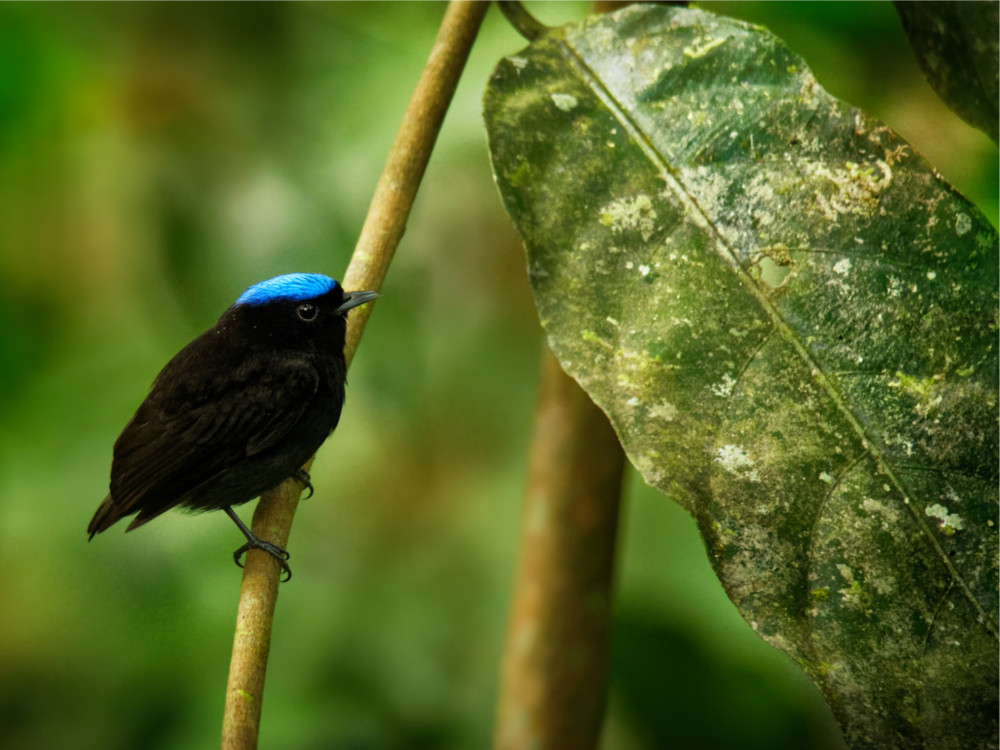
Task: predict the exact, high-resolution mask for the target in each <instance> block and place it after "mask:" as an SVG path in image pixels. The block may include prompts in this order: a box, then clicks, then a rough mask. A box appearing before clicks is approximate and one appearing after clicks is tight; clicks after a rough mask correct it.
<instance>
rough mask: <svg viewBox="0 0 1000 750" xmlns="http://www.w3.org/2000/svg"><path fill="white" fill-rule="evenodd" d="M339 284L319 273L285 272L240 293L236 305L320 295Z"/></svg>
mask: <svg viewBox="0 0 1000 750" xmlns="http://www.w3.org/2000/svg"><path fill="white" fill-rule="evenodd" d="M338 286H340V285H339V284H338V283H337V282H336V280H334V279H331V278H330V277H329V276H324V275H323V274H321V273H286V274H285V275H283V276H275V277H274V278H273V279H268V280H267V281H261V282H260V283H258V284H254V285H253V286H252V287H250V288H249V289H247V290H246V291H245V292H243V294H241V295H240V297H239V299H237V300H236V302H235V304H236V305H250V306H252V307H255V306H257V305H266V304H267V303H269V302H276V301H278V300H301V299H315V298H316V297H322V296H323V295H324V294H326V293H327V292H330V291H332V290H334V289H336V288H337V287H338Z"/></svg>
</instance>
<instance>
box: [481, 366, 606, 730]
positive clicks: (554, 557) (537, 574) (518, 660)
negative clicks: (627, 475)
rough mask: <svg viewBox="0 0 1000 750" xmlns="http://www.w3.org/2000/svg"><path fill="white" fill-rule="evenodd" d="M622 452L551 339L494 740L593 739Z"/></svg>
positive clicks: (601, 689)
mask: <svg viewBox="0 0 1000 750" xmlns="http://www.w3.org/2000/svg"><path fill="white" fill-rule="evenodd" d="M624 468H625V455H624V453H623V452H622V449H621V446H620V445H619V443H618V437H617V436H616V435H615V432H614V430H613V429H612V428H611V425H610V423H609V422H608V419H607V417H606V416H605V415H604V412H602V411H601V410H600V409H599V408H597V406H595V405H594V403H593V402H592V401H591V400H590V397H588V396H587V394H586V393H584V391H583V389H582V388H580V386H579V385H577V383H576V381H574V380H573V379H572V378H570V377H569V376H568V375H566V374H565V373H564V372H563V370H562V368H561V367H560V366H559V362H558V361H557V360H556V358H555V356H554V355H553V354H552V352H551V351H549V349H548V347H546V348H545V351H544V354H543V355H542V382H541V387H540V393H539V397H538V406H537V409H536V412H535V431H534V436H533V439H532V443H531V454H530V467H529V473H528V487H527V492H526V494H525V500H524V509H523V511H522V520H521V547H520V553H519V561H518V569H517V580H516V582H515V587H514V596H513V604H512V608H511V614H510V623H509V628H508V631H507V643H506V649H505V652H504V656H503V664H502V676H501V688H500V702H499V706H498V712H497V723H496V729H495V746H496V747H497V748H499V749H500V750H521V749H526V748H538V749H539V750H543V749H546V748H593V747H596V745H597V740H598V737H599V735H600V729H601V719H602V716H603V712H604V699H605V690H606V687H605V686H606V680H607V673H608V649H609V636H610V633H611V619H612V611H613V607H612V603H613V601H612V586H613V578H614V575H613V573H614V562H615V539H616V536H617V530H618V514H619V507H620V500H621V493H622V476H623V471H624Z"/></svg>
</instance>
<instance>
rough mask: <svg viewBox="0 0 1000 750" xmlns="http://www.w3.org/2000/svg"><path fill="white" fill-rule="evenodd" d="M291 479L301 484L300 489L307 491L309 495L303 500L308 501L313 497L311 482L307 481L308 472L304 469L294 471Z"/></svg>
mask: <svg viewBox="0 0 1000 750" xmlns="http://www.w3.org/2000/svg"><path fill="white" fill-rule="evenodd" d="M292 478H293V479H298V480H299V481H300V482H301V483H302V488H303V489H307V490H309V494H308V495H306V496H305V497H304V498H302V499H303V500H308V499H309V498H311V497H312V496H313V486H312V482H311V481H309V479H310V477H309V472H308V471H306V470H305V469H296V470H295V473H294V474H292Z"/></svg>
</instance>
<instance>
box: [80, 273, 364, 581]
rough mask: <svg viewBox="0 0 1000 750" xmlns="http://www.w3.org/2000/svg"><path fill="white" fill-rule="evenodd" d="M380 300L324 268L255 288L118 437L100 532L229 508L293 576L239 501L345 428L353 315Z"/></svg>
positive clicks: (174, 366) (161, 382)
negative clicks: (347, 342) (246, 519)
mask: <svg viewBox="0 0 1000 750" xmlns="http://www.w3.org/2000/svg"><path fill="white" fill-rule="evenodd" d="M376 297H378V293H377V292H374V291H355V292H347V291H344V289H343V288H342V287H341V285H340V283H339V282H337V281H336V280H335V279H332V278H330V277H329V276H325V275H323V274H319V273H289V274H284V275H281V276H276V277H274V278H271V279H267V280H266V281H261V282H259V283H257V284H254V285H253V286H250V287H249V288H247V289H246V290H245V291H244V292H243V293H242V294H241V295H240V296H239V297H238V298H237V299H236V302H234V303H233V304H232V306H230V307H229V308H228V309H227V310H226V311H225V312H224V313H223V314H222V316H221V317H220V318H219V320H218V322H217V323H216V324H215V325H214V326H213V327H212V328H210V329H209V330H207V331H205V332H204V333H203V334H201V335H200V336H198V337H197V338H195V339H194V340H193V341H191V342H190V343H189V344H188V345H187V346H185V347H184V348H183V349H181V350H180V351H179V352H178V353H177V354H176V355H175V356H174V357H173V358H172V359H171V360H170V361H169V362H167V364H166V365H165V366H164V367H163V369H162V370H161V371H160V373H159V374H158V375H157V376H156V378H155V379H154V381H153V384H152V386H151V388H150V390H149V394H148V395H147V396H146V398H145V400H144V401H143V402H142V403H141V404H140V405H139V408H138V409H137V410H136V412H135V415H134V416H133V417H132V419H131V420H130V421H129V422H128V424H126V425H125V428H124V429H123V430H122V433H121V435H119V437H118V439H117V440H116V441H115V444H114V449H113V458H112V464H111V481H110V486H109V493H108V495H107V497H106V498H105V499H104V501H103V502H102V503H101V504H100V506H99V507H98V508H97V512H96V513H94V517H93V518H92V519H91V521H90V524H89V525H88V526H87V532H88V534H89V535H90V536H89V538H88V539H93V538H94V536H95V535H96V534H99V533H101V532H102V531H105V530H106V529H107V528H108V527H110V526H111V525H113V524H115V523H116V522H118V521H119V520H121V519H122V518H125V517H128V516H131V515H133V514H136V515H135V518H134V519H133V520H132V522H131V523H130V524H129V525H128V528H126V529H125V530H126V531H132V530H133V529H136V528H138V527H140V526H142V525H143V524H146V523H148V522H149V521H152V520H153V519H154V518H156V517H157V516H159V515H161V514H162V513H165V512H166V511H168V510H170V509H171V508H174V507H178V506H179V507H181V508H183V509H187V510H193V511H207V510H223V511H225V513H226V514H227V515H228V516H229V517H230V518H231V519H232V520H233V521H234V522H235V523H236V526H237V527H238V528H239V530H240V531H241V532H242V533H243V535H244V537H246V544H244V545H243V546H242V547H240V548H239V549H237V550H236V551H235V552H234V553H233V559H234V561H235V562H236V564H237V565H239V566H240V567H242V563H241V562H240V560H241V558H242V555H243V553H245V552H247V551H248V550H249V549H251V548H256V549H261V550H264V551H265V552H267V553H268V554H270V555H271V556H273V557H274V558H275V559H276V560H277V561H278V563H279V564H280V566H281V569H282V571H283V578H282V580H286V581H287V580H288V579H290V578H291V575H292V571H291V568H290V567H289V565H288V559H289V554H288V552H287V550H285V549H284V548H282V547H279V546H278V545H276V544H273V543H271V542H267V541H265V540H262V539H259V538H258V537H256V536H254V534H253V533H252V532H251V531H250V529H249V528H247V526H246V524H244V523H243V522H242V521H241V520H240V518H239V516H238V515H236V513H235V511H233V506H236V505H240V504H242V503H246V502H248V501H250V500H253V499H254V498H255V497H258V496H259V495H260V494H261V493H263V492H265V491H267V490H269V489H272V488H274V487H277V486H278V485H279V484H281V483H282V482H284V481H285V480H286V479H288V478H290V477H295V478H297V479H299V480H300V481H301V482H302V483H303V485H304V486H305V487H307V488H308V489H309V490H310V494H311V493H312V484H311V482H310V479H309V475H308V474H307V473H306V472H305V471H303V470H302V468H301V467H302V464H304V463H305V462H306V460H307V459H308V458H309V457H310V456H312V455H313V454H314V453H315V452H316V450H317V449H318V448H319V447H320V445H321V444H322V443H323V441H324V440H326V438H327V437H328V436H329V435H330V433H331V432H333V430H334V428H335V427H336V426H337V423H338V421H339V420H340V413H341V410H342V408H343V405H344V395H345V394H344V386H345V383H346V375H347V366H346V363H345V360H344V339H345V335H346V330H347V313H348V311H350V310H352V309H353V308H355V307H357V306H358V305H363V304H364V303H366V302H370V301H371V300H373V299H375V298H376Z"/></svg>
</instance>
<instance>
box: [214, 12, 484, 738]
mask: <svg viewBox="0 0 1000 750" xmlns="http://www.w3.org/2000/svg"><path fill="white" fill-rule="evenodd" d="M488 7H489V4H488V3H480V2H460V1H458V0H453V2H451V3H450V4H449V6H448V8H447V10H446V11H445V15H444V19H443V21H442V23H441V28H440V29H439V31H438V35H437V38H436V40H435V42H434V47H433V49H432V50H431V53H430V57H429V58H428V61H427V64H426V66H425V67H424V71H423V73H422V75H421V78H420V81H419V82H418V84H417V88H416V90H415V91H414V92H413V96H412V97H411V99H410V104H409V106H408V107H407V110H406V114H405V115H404V116H403V122H402V124H401V125H400V128H399V132H398V133H397V135H396V140H395V141H394V143H393V145H392V148H391V150H390V151H389V156H388V158H387V160H386V165H385V168H384V169H383V172H382V177H381V179H380V180H379V183H378V186H377V187H376V189H375V195H374V197H373V199H372V203H371V206H370V207H369V209H368V218H367V219H366V221H365V224H364V227H363V228H362V230H361V236H360V237H359V239H358V244H357V246H356V247H355V250H354V255H353V257H352V258H351V262H350V265H349V266H348V268H347V272H346V273H345V275H344V279H343V286H344V288H345V289H348V290H355V289H375V290H378V289H380V288H381V286H382V281H383V279H384V278H385V274H386V271H387V270H388V268H389V263H390V261H391V260H392V256H393V253H394V252H395V249H396V246H397V245H398V244H399V240H400V239H401V238H402V236H403V231H404V229H405V228H406V221H407V218H408V217H409V214H410V208H411V206H412V204H413V199H414V197H415V196H416V193H417V188H418V187H419V185H420V181H421V178H422V177H423V174H424V170H425V168H426V166H427V162H428V160H429V159H430V155H431V150H432V149H433V147H434V142H435V140H436V139H437V134H438V131H439V130H440V128H441V123H442V121H443V120H444V115H445V112H446V111H447V109H448V104H449V103H450V102H451V99H452V96H453V95H454V92H455V87H456V85H457V84H458V79H459V76H460V75H461V72H462V69H463V68H464V66H465V62H466V60H467V58H468V56H469V51H470V50H471V48H472V43H473V41H474V40H475V38H476V34H477V32H478V31H479V26H480V24H481V23H482V20H483V16H484V15H485V14H486V10H487V9H488ZM370 314H371V305H365V306H363V307H361V308H358V309H357V310H355V311H354V312H353V313H352V314H351V316H350V319H349V320H348V326H347V344H346V346H345V347H344V356H345V358H346V359H347V363H348V364H350V362H351V360H352V359H353V357H354V353H355V351H357V347H358V342H359V341H360V339H361V333H362V331H363V330H364V327H365V324H366V323H367V321H368V317H369V315H370ZM311 463H312V461H311V460H310V462H309V463H308V464H307V465H306V467H305V468H308V466H309V465H310V464H311ZM301 489H302V488H301V484H300V483H299V482H298V481H296V480H290V481H286V482H285V483H284V484H282V485H281V486H280V487H278V488H277V489H275V490H273V491H271V492H267V493H265V494H264V495H262V496H261V498H260V502H259V503H258V504H257V509H256V511H255V512H254V516H253V527H252V528H253V532H254V534H256V535H257V536H258V537H260V538H262V539H266V540H268V541H272V542H274V543H276V544H279V545H280V546H282V547H284V546H286V544H287V541H288V534H289V531H290V529H291V524H292V519H293V518H294V516H295V509H296V507H297V506H298V502H299V497H300V495H301ZM279 574H280V568H279V566H278V564H277V561H275V560H274V559H273V558H272V557H271V556H270V555H268V554H267V553H263V552H261V551H260V550H253V549H252V550H250V551H249V552H248V553H247V555H246V567H245V568H244V572H243V583H242V586H241V588H240V602H239V607H238V611H237V616H236V633H235V636H234V638H233V655H232V660H231V662H230V667H229V682H228V685H227V688H226V708H225V717H224V719H223V728H222V748H223V750H252V748H256V747H257V733H258V729H259V726H260V712H261V699H262V697H263V691H264V675H265V671H266V667H267V657H268V652H269V650H270V646H271V625H272V622H273V619H274V608H275V603H276V600H277V596H278V578H279Z"/></svg>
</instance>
